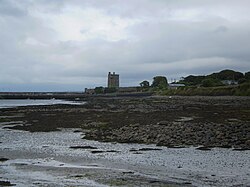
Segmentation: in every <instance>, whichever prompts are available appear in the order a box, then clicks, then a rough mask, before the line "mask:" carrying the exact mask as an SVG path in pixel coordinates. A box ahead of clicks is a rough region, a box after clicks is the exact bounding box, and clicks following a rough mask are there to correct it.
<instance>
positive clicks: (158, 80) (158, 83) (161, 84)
mask: <svg viewBox="0 0 250 187" xmlns="http://www.w3.org/2000/svg"><path fill="white" fill-rule="evenodd" d="M167 86H168V81H167V78H166V77H164V76H156V77H154V78H153V83H152V87H153V88H160V89H162V88H166V87H167Z"/></svg>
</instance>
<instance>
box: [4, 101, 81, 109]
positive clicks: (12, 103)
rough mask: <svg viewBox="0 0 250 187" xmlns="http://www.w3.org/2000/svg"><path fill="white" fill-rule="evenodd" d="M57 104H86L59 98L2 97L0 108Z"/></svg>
mask: <svg viewBox="0 0 250 187" xmlns="http://www.w3.org/2000/svg"><path fill="white" fill-rule="evenodd" d="M56 104H73V105H79V104H84V102H75V101H65V100H59V99H0V108H13V107H18V106H33V105H56Z"/></svg>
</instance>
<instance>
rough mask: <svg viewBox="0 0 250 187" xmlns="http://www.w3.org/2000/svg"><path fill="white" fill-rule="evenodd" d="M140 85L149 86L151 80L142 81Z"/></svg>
mask: <svg viewBox="0 0 250 187" xmlns="http://www.w3.org/2000/svg"><path fill="white" fill-rule="evenodd" d="M140 86H141V87H142V88H148V87H149V82H148V81H146V80H145V81H142V82H141V83H140Z"/></svg>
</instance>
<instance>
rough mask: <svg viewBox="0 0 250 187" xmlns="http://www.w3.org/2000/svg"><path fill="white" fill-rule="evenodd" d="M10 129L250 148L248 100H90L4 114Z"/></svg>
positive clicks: (125, 140) (123, 140) (176, 144)
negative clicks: (79, 131)
mask: <svg viewBox="0 0 250 187" xmlns="http://www.w3.org/2000/svg"><path fill="white" fill-rule="evenodd" d="M1 115H3V116H7V117H6V118H4V119H3V118H2V119H1V120H2V121H7V122H8V121H9V120H11V119H9V118H8V116H11V115H14V116H16V118H15V120H17V121H20V123H18V124H15V123H14V124H13V126H12V127H9V128H11V129H19V130H26V131H30V132H40V131H43V132H44V131H56V130H58V128H81V129H82V131H83V132H85V133H86V136H85V137H84V138H85V139H90V140H97V141H104V142H107V141H108V142H120V143H145V144H150V143H153V144H157V145H162V146H167V147H188V146H205V147H223V148H236V149H249V148H250V134H249V133H250V98H249V97H229V96H228V97H226V96H224V97H202V96H195V97H178V96H175V97H159V96H155V97H143V98H124V97H120V98H116V97H113V98H89V99H86V104H85V105H79V106H77V105H52V106H29V107H19V108H12V109H2V110H1Z"/></svg>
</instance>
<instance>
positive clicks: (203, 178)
mask: <svg viewBox="0 0 250 187" xmlns="http://www.w3.org/2000/svg"><path fill="white" fill-rule="evenodd" d="M0 114H1V115H0V116H1V117H0V124H1V130H0V134H1V136H0V138H1V139H0V142H1V143H0V149H1V155H0V157H1V159H2V160H1V162H0V164H1V167H0V172H1V178H0V179H1V180H0V181H1V184H2V185H3V184H6V185H8V184H17V185H18V186H25V185H27V184H32V185H30V186H39V185H40V186H44V185H47V186H112V185H113V186H122V185H123V186H128V185H131V186H233V185H240V186H247V185H249V183H250V181H249V179H248V178H249V175H250V174H249V165H250V163H249V159H248V158H249V154H250V153H249V147H250V145H249V143H250V142H249V141H250V140H249V137H250V135H249V132H250V129H249V128H250V98H249V97H144V98H124V97H123V98H93V99H91V98H90V99H88V100H87V103H86V104H85V105H75V106H73V105H53V106H28V107H19V108H9V109H1V110H0ZM76 128H77V129H76ZM103 142H105V143H103ZM117 142H119V143H117ZM121 143H122V144H121ZM137 143H140V144H137ZM199 149H200V150H199ZM20 173H23V175H20ZM4 182H6V183H4ZM8 182H9V183H8Z"/></svg>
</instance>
